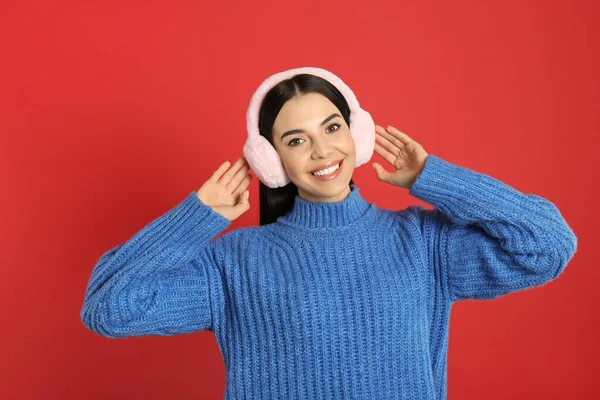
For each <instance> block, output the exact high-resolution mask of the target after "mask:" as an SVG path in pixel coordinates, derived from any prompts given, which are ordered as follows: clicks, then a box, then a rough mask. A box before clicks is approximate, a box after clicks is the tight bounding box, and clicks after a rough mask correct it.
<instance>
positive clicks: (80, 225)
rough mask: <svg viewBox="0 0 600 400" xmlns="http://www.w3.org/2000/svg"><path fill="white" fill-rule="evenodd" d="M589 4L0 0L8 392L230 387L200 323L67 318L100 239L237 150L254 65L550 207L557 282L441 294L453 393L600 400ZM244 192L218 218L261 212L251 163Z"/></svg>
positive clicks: (387, 196)
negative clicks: (130, 326)
mask: <svg viewBox="0 0 600 400" xmlns="http://www.w3.org/2000/svg"><path fill="white" fill-rule="evenodd" d="M95 3H97V4H95ZM599 15H600V14H599V12H598V6H597V2H595V1H566V0H560V1H552V2H548V1H542V0H539V1H500V0H498V1H483V2H482V1H479V0H458V1H452V2H447V1H438V2H432V1H422V0H419V1H416V0H415V1H369V2H357V1H348V0H345V1H331V2H311V1H304V2H302V3H299V2H294V3H292V2H290V3H287V2H276V1H273V2H267V1H237V2H235V1H234V2H224V1H221V2H214V3H211V2H197V1H170V2H166V1H165V2H157V1H143V2H142V1H139V2H136V1H103V2H77V1H71V2H69V1H53V2H46V1H38V2H34V1H18V2H17V1H14V2H8V1H7V2H3V3H2V5H1V6H0V37H1V38H2V39H0V40H1V43H2V47H1V53H0V54H1V59H2V61H1V63H0V132H1V142H0V160H1V161H0V167H1V168H0V185H1V187H2V196H1V198H0V218H1V226H0V243H2V244H1V246H2V250H1V251H0V257H1V260H0V261H1V263H0V268H1V272H0V274H1V275H0V307H1V308H2V310H1V311H2V326H3V329H1V330H0V346H1V347H0V354H1V356H0V363H1V370H0V380H1V381H0V397H1V398H3V399H89V400H93V399H108V398H110V399H142V398H143V399H165V398H169V399H198V398H208V399H219V398H222V395H223V393H224V388H225V370H224V364H223V361H222V358H221V354H220V352H219V348H218V346H217V343H216V340H215V338H214V335H213V333H212V332H197V333H194V334H189V335H181V336H174V337H141V338H127V339H121V340H114V339H108V338H105V337H101V336H98V335H96V334H93V333H91V332H90V331H88V330H87V329H86V328H85V327H84V326H83V324H82V323H81V321H80V319H79V312H80V309H81V305H82V301H83V294H84V290H85V287H86V284H87V280H88V278H89V275H90V273H91V270H92V268H93V266H94V264H95V262H96V261H97V259H98V258H99V257H100V255H101V254H102V253H103V252H105V251H106V250H108V249H109V248H111V247H113V246H115V245H116V244H118V243H121V242H124V241H126V240H127V239H128V238H130V237H131V236H132V235H133V234H134V233H135V232H137V231H138V230H139V229H140V228H141V227H143V226H144V225H146V224H147V223H149V222H151V221H152V220H153V219H155V218H157V217H158V216H159V215H161V214H163V213H164V212H166V211H168V210H169V209H170V208H172V207H173V206H175V205H176V204H177V203H178V202H180V201H181V200H182V199H183V198H184V197H185V196H186V195H187V194H188V193H190V191H192V190H197V189H198V188H199V187H200V186H201V185H202V184H203V183H204V182H205V181H206V179H208V177H209V176H210V175H211V174H212V172H213V171H214V170H215V169H216V168H217V167H218V166H219V165H220V164H221V163H222V162H223V161H224V160H230V161H234V160H235V159H236V158H237V157H239V156H241V155H242V146H243V144H244V141H245V138H246V131H245V112H246V107H247V105H248V101H249V99H250V96H251V94H252V92H253V91H254V90H255V89H256V87H257V86H258V85H259V84H260V82H262V80H263V79H265V78H266V77H267V76H269V75H271V74H273V73H275V72H279V71H281V70H284V69H288V68H294V67H299V66H319V67H323V68H326V69H329V70H330V71H332V72H334V73H335V74H337V75H338V76H340V77H341V78H342V79H343V80H344V81H345V82H346V83H348V84H349V85H350V87H351V88H352V89H353V90H354V92H355V93H356V95H357V97H358V99H359V101H360V103H361V105H362V107H363V108H364V109H366V110H368V111H369V112H370V113H371V115H372V116H373V118H374V119H375V122H376V123H378V124H380V125H384V126H385V125H387V124H390V125H393V126H395V127H397V128H398V129H400V130H401V131H403V132H405V133H407V134H408V135H409V136H411V137H412V138H413V139H415V140H416V141H418V142H419V143H421V144H422V145H423V147H424V148H425V150H426V151H427V152H429V153H430V154H436V155H438V156H440V157H442V158H444V159H446V160H448V161H450V162H453V163H456V164H459V165H462V166H465V167H468V168H471V169H473V170H476V171H479V172H483V173H486V174H489V175H491V176H493V177H495V178H498V179H500V180H502V181H503V182H505V183H507V184H509V185H511V186H513V187H514V188H516V189H518V190H520V191H522V192H524V193H535V194H538V195H541V196H543V197H545V198H547V199H549V200H551V201H552V202H553V203H555V204H556V205H557V206H558V207H559V209H560V210H561V212H562V213H563V216H564V217H565V218H566V220H567V222H568V223H569V224H570V225H571V227H572V228H573V230H574V231H575V233H576V234H577V235H578V238H579V248H578V251H577V254H576V256H575V257H574V258H573V260H572V261H571V263H570V264H569V266H568V267H567V268H566V270H565V272H564V273H563V275H561V276H560V277H559V278H558V279H557V280H555V281H553V282H551V283H549V284H547V285H545V286H544V287H540V288H534V289H531V290H526V291H522V292H518V293H513V294H510V295H507V296H504V297H501V298H498V299H496V300H492V301H465V302H460V303H455V304H454V306H453V310H452V317H451V329H450V350H449V359H448V398H449V399H450V400H452V399H490V400H491V399H567V398H568V399H593V398H598V396H600V383H599V382H600V381H599V380H598V375H599V372H600V367H599V364H598V359H599V358H600V351H599V349H600V346H599V344H598V325H599V319H600V317H599V316H600V313H599V312H598V306H599V305H600V301H599V300H598V297H597V296H598V293H599V290H598V281H599V279H600V273H599V272H598V263H597V262H594V261H595V260H594V258H593V257H595V256H594V254H595V253H593V252H592V251H591V249H590V246H592V245H593V243H592V241H593V240H594V237H595V235H594V234H593V232H592V229H595V228H596V227H597V226H598V223H599V222H600V221H599V219H598V217H597V215H596V214H595V212H596V210H595V209H594V208H591V207H590V206H592V207H593V205H594V204H596V201H597V197H596V195H597V187H596V186H597V184H598V182H600V179H599V168H598V166H597V162H596V161H597V159H598V153H597V152H598V144H599V143H598V127H599V124H598V111H599V104H600V102H599V94H598V93H599V85H598V83H599V80H598V71H599V70H600V66H599V56H598V54H599V50H600V45H599V42H600V28H599V22H600V18H599ZM371 161H372V162H373V161H377V162H379V163H381V164H382V165H385V166H386V167H387V168H388V170H390V165H389V164H387V163H386V162H385V161H384V160H383V159H382V158H381V157H379V156H378V155H377V154H374V155H373V159H372V160H371ZM354 179H355V182H356V183H357V184H358V185H359V186H360V187H361V190H362V193H363V194H364V197H365V198H366V199H367V200H369V201H371V202H374V203H376V204H377V205H378V206H379V207H381V208H388V209H402V208H405V207H407V206H408V205H411V204H422V205H425V206H427V205H426V204H424V203H422V202H421V201H420V200H418V199H416V198H414V197H412V196H410V195H408V193H407V192H406V191H405V190H403V189H399V188H396V187H392V186H390V185H387V184H385V183H383V182H380V181H378V180H377V179H376V177H375V172H374V171H373V169H372V168H371V167H370V165H369V164H366V165H365V166H364V167H362V168H358V169H356V170H355V174H354ZM250 192H251V193H250V202H251V205H252V208H251V209H250V211H249V212H247V213H246V214H244V215H243V216H242V217H241V218H240V219H238V220H236V221H234V223H233V224H232V226H231V227H230V228H229V229H236V228H239V227H243V226H249V225H256V224H258V180H257V179H256V177H254V178H253V182H252V183H251V186H250Z"/></svg>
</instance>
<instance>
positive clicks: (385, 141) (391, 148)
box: [375, 134, 400, 156]
mask: <svg viewBox="0 0 600 400" xmlns="http://www.w3.org/2000/svg"><path fill="white" fill-rule="evenodd" d="M375 139H376V140H379V141H380V142H381V144H382V145H383V146H385V148H386V149H387V150H388V151H389V152H390V153H391V154H394V155H396V156H397V155H398V154H399V153H400V149H399V148H398V146H396V145H395V144H394V143H392V142H390V141H389V139H386V138H385V137H384V136H383V135H379V134H378V135H376V136H375Z"/></svg>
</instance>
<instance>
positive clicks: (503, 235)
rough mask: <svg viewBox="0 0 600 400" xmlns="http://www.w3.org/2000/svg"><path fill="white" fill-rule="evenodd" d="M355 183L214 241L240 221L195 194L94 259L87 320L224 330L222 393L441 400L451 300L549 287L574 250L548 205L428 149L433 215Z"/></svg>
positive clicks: (107, 329)
mask: <svg viewBox="0 0 600 400" xmlns="http://www.w3.org/2000/svg"><path fill="white" fill-rule="evenodd" d="M351 189H352V190H351V192H350V195H349V196H348V197H347V198H346V199H344V200H342V201H340V202H336V203H312V202H309V201H306V200H303V199H301V198H300V197H296V200H295V203H294V207H293V209H292V210H291V211H290V212H289V213H288V214H286V215H284V216H282V217H279V218H278V220H277V222H275V223H273V224H269V225H265V226H255V227H248V228H242V229H237V230H232V231H230V232H228V233H226V234H224V235H223V236H222V237H220V238H218V239H215V237H216V236H218V235H219V234H220V233H221V232H223V231H224V230H225V229H226V228H227V227H228V226H229V224H230V222H229V221H228V220H227V219H226V218H224V217H223V216H221V215H220V214H218V213H216V212H214V211H213V210H212V209H211V208H210V207H207V206H206V205H204V204H203V203H202V202H201V201H200V200H199V199H198V197H197V195H196V192H192V193H190V194H189V195H188V196H187V197H186V198H185V199H184V200H183V201H182V202H181V203H180V204H178V205H177V206H176V207H174V208H173V209H171V210H170V211H169V212H167V213H166V214H164V215H163V216H161V217H159V218H158V219H156V220H155V221H153V222H152V223H150V224H149V225H147V226H146V227H144V228H143V229H141V230H140V231H139V232H137V233H136V234H135V235H134V236H133V237H132V238H131V239H130V240H129V241H127V242H126V243H123V244H120V245H118V246H116V247H115V248H113V249H112V250H109V251H108V252H106V253H105V254H104V255H103V256H102V257H101V258H100V259H99V260H98V262H97V264H96V266H95V267H94V269H93V271H92V275H91V277H90V280H89V283H88V287H87V290H86V293H85V300H84V303H83V308H82V311H81V319H82V321H83V323H84V324H85V325H86V326H87V327H88V328H89V329H91V330H92V331H94V332H97V333H99V334H101V335H104V336H108V337H113V338H121V337H127V336H142V335H173V334H177V333H188V332H193V331H197V330H210V331H214V334H215V337H216V339H217V342H218V344H219V348H220V350H221V354H222V355H223V358H224V362H225V367H226V388H225V398H226V399H438V400H440V399H446V366H447V351H448V327H449V318H450V308H451V305H452V303H453V302H454V301H457V300H463V299H492V298H496V297H498V296H501V295H504V294H507V293H511V292H515V291H518V290H523V289H526V288H531V287H533V286H540V285H543V284H545V283H547V282H549V281H551V280H552V279H554V278H556V277H557V276H558V275H559V274H560V273H561V272H562V271H563V270H564V268H565V266H566V265H567V263H568V262H569V261H570V260H571V258H572V257H573V255H574V253H575V251H576V248H577V238H576V236H575V235H574V233H573V231H572V230H571V228H570V227H569V226H568V225H567V223H566V221H565V220H564V219H563V217H562V216H561V214H560V212H559V211H558V209H557V208H556V207H555V206H554V205H553V204H552V203H550V202H549V201H548V200H545V199H543V198H542V197H539V196H536V195H532V194H529V195H525V194H522V193H520V192H518V191H516V190H515V189H513V188H511V187H509V186H507V185H505V184H504V183H502V182H500V181H498V180H496V179H494V178H492V177H490V176H488V175H485V174H481V173H478V172H475V171H472V170H469V169H467V168H463V167H460V166H457V165H454V164H451V163H450V162H447V161H445V160H443V159H441V158H439V157H437V156H435V155H432V154H430V155H429V156H428V158H427V162H426V164H425V168H424V169H423V171H422V172H421V174H419V176H418V177H417V180H416V181H415V182H414V184H413V185H412V187H411V188H410V191H409V193H410V194H411V195H413V196H415V197H417V198H419V199H421V200H423V201H426V202H427V203H429V204H431V205H433V206H434V209H432V210H428V209H425V208H423V207H421V206H410V207H408V208H406V209H404V210H399V211H392V210H384V209H379V208H378V207H376V206H375V205H374V204H371V203H368V202H367V201H366V200H364V199H363V198H362V196H361V195H360V190H359V188H358V187H356V186H354V185H352V186H351ZM398 190H400V189H398Z"/></svg>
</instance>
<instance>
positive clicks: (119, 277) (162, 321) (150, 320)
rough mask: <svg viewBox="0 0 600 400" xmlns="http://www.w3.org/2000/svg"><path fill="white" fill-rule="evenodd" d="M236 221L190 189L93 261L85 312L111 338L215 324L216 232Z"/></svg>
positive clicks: (88, 322)
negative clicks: (232, 220) (208, 204)
mask: <svg viewBox="0 0 600 400" xmlns="http://www.w3.org/2000/svg"><path fill="white" fill-rule="evenodd" d="M229 225H230V221H229V220H228V219H227V218H225V217H223V216H222V215H220V214H218V213H217V212H215V211H214V210H213V209H212V208H210V207H209V206H207V205H205V204H204V203H202V202H201V201H200V199H199V198H198V196H197V194H196V192H191V193H190V194H189V195H188V196H187V197H186V198H185V199H184V200H183V201H182V202H181V203H180V204H178V205H177V206H176V207H174V208H172V209H171V210H169V211H168V212H167V213H165V214H164V215H162V216H160V217H159V218H157V219H155V220H154V221H152V222H151V223H150V224H148V225H147V226H145V227H144V228H142V229H141V230H140V231H138V232H137V233H136V234H135V235H133V236H132V237H131V238H130V239H129V240H128V241H127V242H125V243H122V244H119V245H117V246H116V247H114V248H112V249H111V250H109V251H107V252H106V253H104V254H103V255H102V256H101V257H100V258H99V260H98V261H97V263H96V265H95V266H94V268H93V270H92V273H91V277H90V279H89V281H88V284H87V288H86V291H85V296H84V301H83V307H82V309H81V314H80V318H81V320H82V322H83V324H84V325H85V326H86V327H87V328H88V329H90V330H91V331H93V332H95V333H98V334H100V335H103V336H107V337H111V338H123V337H128V336H144V335H162V336H166V335H174V334H179V333H190V332H194V331H198V330H212V315H213V309H212V308H213V307H216V306H217V305H215V304H212V303H211V299H218V298H220V293H218V292H219V291H222V290H223V286H222V281H221V278H220V274H219V270H218V268H217V266H218V263H219V256H218V255H217V251H216V246H215V240H212V239H213V238H214V237H215V236H217V235H218V234H219V233H221V232H222V231H223V230H225V228H227V227H228V226H229Z"/></svg>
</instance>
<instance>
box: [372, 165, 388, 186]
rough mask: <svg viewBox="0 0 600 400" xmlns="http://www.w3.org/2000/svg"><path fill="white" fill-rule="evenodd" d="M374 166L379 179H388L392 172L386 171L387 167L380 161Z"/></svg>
mask: <svg viewBox="0 0 600 400" xmlns="http://www.w3.org/2000/svg"><path fill="white" fill-rule="evenodd" d="M373 168H374V169H375V173H376V174H377V179H379V180H380V181H384V182H387V181H388V175H389V174H390V172H388V171H386V170H385V168H383V167H382V166H381V165H379V164H378V163H373Z"/></svg>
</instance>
